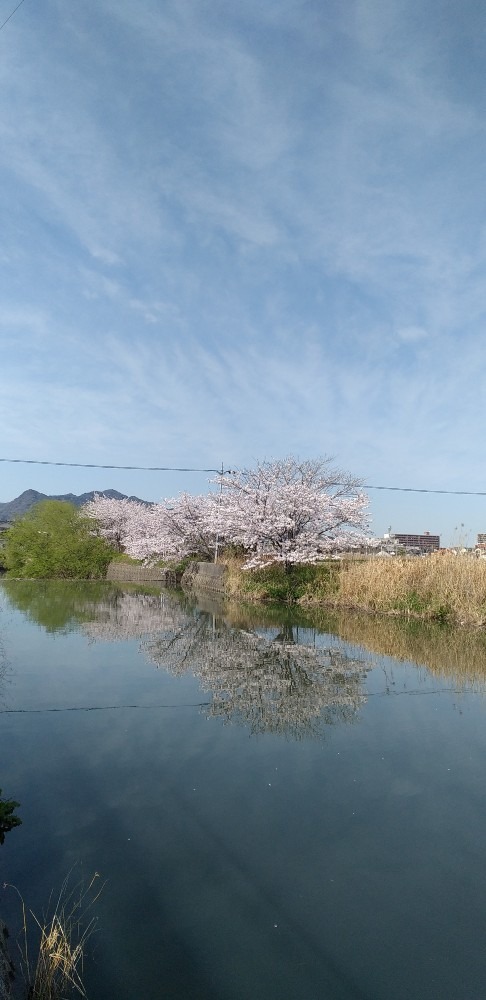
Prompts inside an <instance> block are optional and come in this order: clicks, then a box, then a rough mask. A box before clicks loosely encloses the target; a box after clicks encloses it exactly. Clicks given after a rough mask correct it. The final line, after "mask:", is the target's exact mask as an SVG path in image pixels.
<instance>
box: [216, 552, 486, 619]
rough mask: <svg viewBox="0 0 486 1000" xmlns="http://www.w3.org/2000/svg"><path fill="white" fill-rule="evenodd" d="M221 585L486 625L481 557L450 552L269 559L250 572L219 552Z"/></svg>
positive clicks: (291, 599)
mask: <svg viewBox="0 0 486 1000" xmlns="http://www.w3.org/2000/svg"><path fill="white" fill-rule="evenodd" d="M222 561H223V562H225V564H226V566H227V590H228V593H229V594H230V595H231V596H233V597H241V598H243V599H245V600H250V601H276V602H280V601H284V602H288V603H298V604H300V605H303V606H312V605H323V606H326V607H331V608H339V609H343V610H344V609H350V610H359V611H366V612H373V613H382V614H388V615H395V616H399V615H403V616H406V617H408V618H417V619H422V620H424V621H438V622H443V623H448V624H451V625H470V626H476V627H478V626H479V627H481V626H485V625H486V560H482V559H475V558H473V557H468V556H458V555H454V554H453V553H444V554H441V553H434V554H432V555H428V556H424V557H422V558H417V557H414V556H409V557H407V556H395V557H393V558H388V559H384V558H377V557H376V556H370V557H363V558H350V559H346V558H344V559H340V560H328V561H326V562H322V563H319V564H317V565H302V566H295V567H292V569H291V571H290V573H289V572H285V569H284V567H282V566H279V565H274V566H270V567H267V568H265V569H261V570H257V571H255V572H253V573H251V574H249V573H246V572H245V571H244V570H243V569H242V559H241V558H238V557H237V556H234V555H226V556H225V555H224V554H223V556H222Z"/></svg>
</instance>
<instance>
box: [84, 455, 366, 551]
mask: <svg viewBox="0 0 486 1000" xmlns="http://www.w3.org/2000/svg"><path fill="white" fill-rule="evenodd" d="M213 483H214V484H216V485H217V486H218V487H219V490H218V492H209V493H207V494H205V495H203V496H192V495H190V494H188V493H181V494H180V495H179V496H178V497H173V498H171V499H166V500H163V501H161V502H160V503H157V504H150V505H145V504H143V503H140V502H139V501H136V500H112V499H110V498H107V497H104V496H95V498H94V500H92V501H91V502H90V503H88V504H87V505H86V506H85V508H84V510H85V512H86V513H88V514H89V515H90V516H92V517H94V518H96V520H97V522H98V525H99V526H100V530H101V533H102V534H104V536H105V537H106V538H107V539H108V540H109V541H111V542H114V543H115V544H116V545H117V546H118V547H119V548H120V549H123V550H124V551H125V552H127V553H128V554H129V555H131V556H133V557H134V558H137V559H143V560H144V561H146V562H151V561H152V562H153V561H154V560H156V559H160V558H166V559H178V558H182V557H184V556H188V555H193V556H198V555H199V556H204V557H205V558H212V557H213V556H214V554H215V551H216V549H217V547H218V545H225V544H226V545H228V544H235V545H240V546H242V547H243V548H244V550H245V551H246V552H247V553H248V559H247V562H246V564H245V566H246V568H249V569H250V568H257V567H261V566H265V565H268V564H270V563H274V562H281V563H283V564H284V565H285V567H286V569H287V570H289V569H290V567H291V566H292V564H293V563H313V562H318V561H319V560H320V559H322V558H324V557H325V556H326V555H327V554H329V553H330V552H336V551H338V550H343V549H350V548H356V547H359V546H362V545H363V544H364V543H365V542H366V541H367V539H366V534H365V532H366V529H367V528H368V514H367V508H368V498H367V496H366V495H365V493H363V492H362V490H361V489H360V485H361V484H360V481H359V480H358V479H356V477H354V476H352V475H350V473H347V472H343V471H342V470H341V469H336V468H334V467H333V466H332V462H331V459H329V458H323V459H315V460H309V459H308V460H305V461H299V459H297V458H293V457H289V458H285V459H282V460H278V461H270V462H267V461H265V462H260V463H258V465H257V466H256V467H255V468H253V469H248V470H243V471H240V472H234V473H224V474H221V475H220V476H218V477H217V478H216V479H215V480H213Z"/></svg>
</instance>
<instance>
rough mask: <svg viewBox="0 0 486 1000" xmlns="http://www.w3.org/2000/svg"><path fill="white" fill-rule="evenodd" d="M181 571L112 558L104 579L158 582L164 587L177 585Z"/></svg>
mask: <svg viewBox="0 0 486 1000" xmlns="http://www.w3.org/2000/svg"><path fill="white" fill-rule="evenodd" d="M181 576H182V573H181V572H180V571H178V570H175V569H170V568H169V569H167V568H166V567H163V566H162V567H160V566H143V565H142V564H137V563H130V562H118V561H117V560H114V561H113V562H111V563H110V564H109V566H108V569H107V571H106V579H107V580H111V581H112V582H113V583H160V584H162V586H164V587H178V586H179V584H180V582H181Z"/></svg>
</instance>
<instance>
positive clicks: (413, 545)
mask: <svg viewBox="0 0 486 1000" xmlns="http://www.w3.org/2000/svg"><path fill="white" fill-rule="evenodd" d="M485 538H486V536H485ZM389 539H390V542H392V543H393V544H394V545H395V546H397V547H399V548H401V549H407V550H412V551H413V552H437V550H438V549H440V535H431V534H430V531H424V533H423V535H403V534H399V533H398V532H396V531H394V532H393V534H390V536H389Z"/></svg>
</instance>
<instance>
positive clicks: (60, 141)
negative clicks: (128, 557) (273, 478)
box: [0, 0, 486, 544]
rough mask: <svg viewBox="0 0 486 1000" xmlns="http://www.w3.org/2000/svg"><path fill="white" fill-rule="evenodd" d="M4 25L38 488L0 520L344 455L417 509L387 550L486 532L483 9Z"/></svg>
mask: <svg viewBox="0 0 486 1000" xmlns="http://www.w3.org/2000/svg"><path fill="white" fill-rule="evenodd" d="M18 8H20V9H18ZM14 14H15V16H14ZM2 25H3V30H1V31H0V54H1V58H0V83H1V88H2V97H3V100H2V105H1V108H0V137H1V141H0V171H1V178H0V179H1V183H0V211H1V217H2V240H1V247H0V258H1V268H0V283H1V295H0V347H1V354H0V420H1V426H2V450H3V451H4V453H5V454H11V455H14V456H15V455H22V454H27V455H31V456H32V459H35V460H36V462H37V463H38V464H36V465H34V464H32V465H31V466H30V467H29V465H25V464H21V463H17V464H14V463H11V464H8V463H2V468H1V478H0V501H7V500H9V499H12V498H13V497H15V496H16V495H18V494H19V493H20V492H22V491H23V490H24V489H27V488H30V487H31V488H34V489H38V490H39V491H41V492H44V493H56V494H59V493H67V492H73V493H81V492H86V491H88V490H91V489H100V490H101V489H106V488H109V487H112V488H115V489H119V490H120V491H121V492H124V493H127V494H129V495H130V494H135V495H137V496H143V497H145V498H146V499H154V500H156V499H159V498H160V497H161V496H163V495H166V496H170V495H174V494H176V493H178V492H179V491H180V490H181V489H185V490H189V491H193V492H201V491H204V490H206V489H207V480H208V478H209V476H210V475H211V473H210V472H209V473H208V472H207V471H201V472H194V473H182V472H181V473H179V472H177V471H174V472H171V473H165V472H164V473H162V472H161V474H160V476H159V477H158V476H157V473H156V472H148V471H144V468H147V467H150V468H154V467H159V466H167V467H169V466H170V467H174V468H177V469H183V468H184V469H185V468H190V467H192V466H195V467H197V468H200V469H201V470H207V469H211V467H212V466H213V465H214V464H216V465H217V464H218V462H216V463H215V462H214V456H215V455H216V456H225V455H226V456H230V462H231V464H234V466H235V467H236V468H241V467H248V466H251V465H252V464H254V463H255V462H256V461H257V460H263V459H269V460H270V459H273V458H276V457H283V456H285V455H289V454H294V455H298V456H300V457H301V458H308V457H309V458H310V457H319V456H325V455H331V456H335V464H336V465H337V466H338V467H340V468H342V469H344V470H349V471H350V472H352V473H353V474H354V475H356V476H358V477H360V478H361V479H362V480H363V481H364V482H365V483H368V482H369V483H385V484H386V483H390V484H394V483H397V486H398V487H400V489H399V490H398V489H397V492H395V493H394V492H392V491H391V490H390V488H388V487H387V488H386V490H383V491H382V492H380V490H379V489H378V488H377V487H376V488H375V487H373V491H374V492H373V496H372V503H371V508H372V515H373V526H374V528H375V530H376V531H377V532H378V533H380V534H381V533H382V532H383V531H384V530H387V529H388V527H389V526H390V525H391V526H392V527H393V530H396V531H411V532H415V531H423V530H426V529H428V530H430V531H431V532H433V533H440V534H441V535H442V536H443V543H444V544H447V542H448V541H453V538H454V532H455V531H456V528H457V526H458V525H461V532H463V528H464V525H465V526H466V528H467V530H468V531H470V533H471V536H472V538H474V535H475V533H476V532H478V531H486V510H485V508H484V502H483V500H482V499H481V495H482V493H483V486H484V483H483V480H482V474H483V469H484V467H485V454H484V451H485V448H486V444H485V442H486V410H485V408H484V406H483V402H482V386H483V385H484V384H485V381H486V352H485V350H484V347H483V341H484V336H483V328H484V317H485V311H486V284H485V281H484V273H485V266H486V225H485V218H484V216H485V211H486V209H485V208H484V190H483V189H484V180H483V177H484V169H483V165H484V161H485V153H486V148H485V147H486V127H485V126H486V120H485V119H486V99H485V98H486V75H485V73H484V65H485V56H486V52H485V48H486V8H483V7H482V6H481V5H479V4H477V3H476V2H474V3H473V2H472V0H462V2H459V0H451V2H450V3H448V4H447V5H444V4H443V3H439V2H438V0H431V2H430V3H428V4H423V3H420V2H419V0H390V2H389V3H387V4H384V3H383V2H382V0H379V2H378V0H349V3H346V4H343V3H340V2H339V3H338V2H337V0H325V2H322V0H305V2H304V0H268V2H266V3H265V4H263V5H262V4H261V3H257V2H256V0H242V2H241V3H239V4H227V3H223V2H222V0H209V2H204V3H203V2H202V0H167V2H165V3H164V4H160V3H158V2H157V0H137V2H135V0H96V2H95V0H85V2H83V3H82V4H66V3H64V2H62V0H35V3H33V2H31V0H29V2H28V3H24V2H23V0H21V4H18V5H17V8H16V7H15V4H7V3H6V0H0V27H1V26H2ZM46 454H47V455H48V454H51V455H55V456H56V457H58V458H59V465H58V466H56V467H55V466H47V465H46V466H45V467H44V466H42V465H41V461H42V459H43V457H44V456H45V455H46ZM73 455H76V456H77V457H79V462H77V463H71V461H70V460H71V457H72V456H73ZM159 456H160V458H159ZM162 459H163V461H162ZM108 463H110V464H111V465H113V466H120V467H124V468H119V469H114V468H113V469H111V470H108V469H107V468H106V466H107V465H108ZM225 464H226V463H225ZM83 465H84V466H86V468H82V466H83ZM88 466H91V468H88ZM95 466H99V468H95ZM103 467H104V469H103ZM108 471H109V472H110V474H109V477H108V478H109V481H107V474H108ZM402 483H403V484H404V487H407V489H408V484H410V490H411V488H412V487H414V488H415V487H416V486H417V487H419V486H420V484H422V483H424V485H425V486H426V487H427V489H429V490H430V491H431V492H430V493H427V494H426V493H423V494H419V493H418V492H415V490H414V492H413V494H412V492H411V491H410V490H408V492H407V491H406V490H405V488H404V487H401V486H400V484H402ZM465 487H467V488H465ZM370 490H371V487H370ZM439 494H441V495H439Z"/></svg>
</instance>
